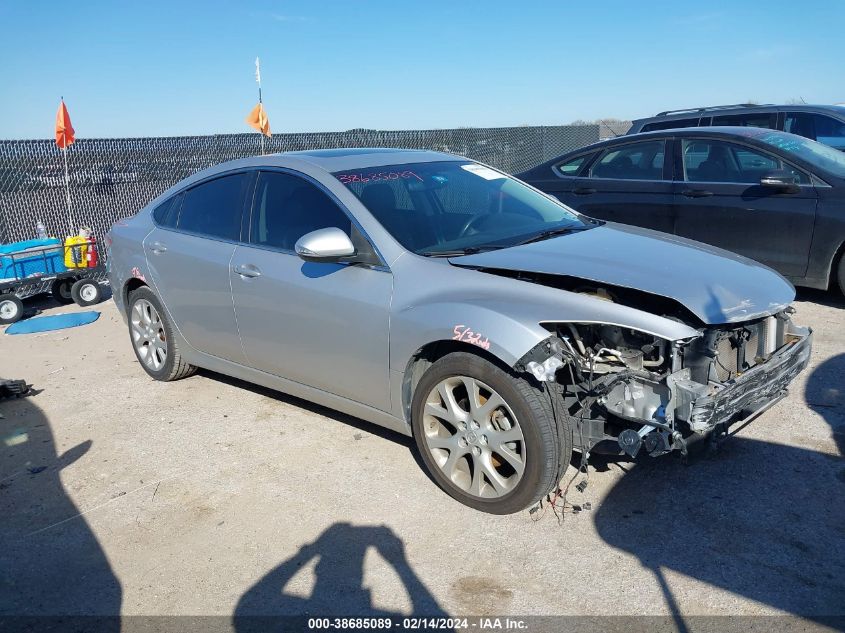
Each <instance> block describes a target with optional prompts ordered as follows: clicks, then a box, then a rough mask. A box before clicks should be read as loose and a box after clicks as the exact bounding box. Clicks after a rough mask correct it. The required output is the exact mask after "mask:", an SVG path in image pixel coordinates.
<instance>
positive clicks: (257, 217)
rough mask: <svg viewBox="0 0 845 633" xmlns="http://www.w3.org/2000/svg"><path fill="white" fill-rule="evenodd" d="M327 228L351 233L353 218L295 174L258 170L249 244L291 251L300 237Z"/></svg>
mask: <svg viewBox="0 0 845 633" xmlns="http://www.w3.org/2000/svg"><path fill="white" fill-rule="evenodd" d="M329 227H337V228H339V229H342V230H343V231H345V232H346V234H347V235H350V236H351V232H352V221H351V220H350V219H349V216H347V215H346V214H345V213H344V212H343V211H342V210H341V208H340V207H338V206H337V204H335V202H334V201H333V200H332V199H331V198H329V196H328V195H327V194H325V193H324V192H323V191H321V190H320V189H319V188H317V187H316V186H315V185H313V184H311V183H310V182H308V181H307V180H304V179H302V178H300V177H298V176H294V175H292V174H285V173H281V172H261V174H260V176H259V178H258V187H257V188H256V191H255V203H254V208H253V212H252V225H251V228H250V242H251V243H253V244H260V245H262V246H271V247H273V248H278V249H282V250H286V251H293V250H294V245H295V244H296V241H297V240H298V239H299V238H300V237H302V236H303V235H305V234H306V233H310V232H311V231H316V230H317V229H326V228H329Z"/></svg>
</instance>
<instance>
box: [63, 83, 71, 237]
mask: <svg viewBox="0 0 845 633" xmlns="http://www.w3.org/2000/svg"><path fill="white" fill-rule="evenodd" d="M61 99H62V103H64V102H65V98H64V97H62V98H61ZM62 158H63V159H64V164H65V196H66V198H67V219H68V221H69V222H70V233H69V235H73V212H72V211H71V210H70V178H69V177H68V172H67V141H65V143H64V147H62Z"/></svg>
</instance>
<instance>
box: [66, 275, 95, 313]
mask: <svg viewBox="0 0 845 633" xmlns="http://www.w3.org/2000/svg"><path fill="white" fill-rule="evenodd" d="M70 296H71V297H73V301H74V303H76V305H79V306H83V307H84V306H92V305H94V304H95V303H100V301H102V299H103V290H102V288H101V287H100V284H98V283H97V282H96V281H95V280H94V279H79V280H77V281H76V282H74V284H73V286H71V288H70Z"/></svg>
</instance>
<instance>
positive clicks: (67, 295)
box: [50, 277, 76, 304]
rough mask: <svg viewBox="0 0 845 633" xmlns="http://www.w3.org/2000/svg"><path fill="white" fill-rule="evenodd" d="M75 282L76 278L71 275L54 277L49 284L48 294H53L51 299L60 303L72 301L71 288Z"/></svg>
mask: <svg viewBox="0 0 845 633" xmlns="http://www.w3.org/2000/svg"><path fill="white" fill-rule="evenodd" d="M75 282H76V279H74V278H73V277H62V278H61V279H54V280H53V283H52V285H51V286H50V294H51V295H53V299H55V300H56V301H58V302H59V303H62V304H68V303H73V293H72V292H71V290H72V288H73V284H74V283H75Z"/></svg>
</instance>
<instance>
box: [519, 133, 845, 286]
mask: <svg viewBox="0 0 845 633" xmlns="http://www.w3.org/2000/svg"><path fill="white" fill-rule="evenodd" d="M517 177H518V178H520V179H522V180H524V181H526V182H528V183H529V184H531V185H533V186H535V187H537V188H538V189H540V190H542V191H544V192H546V193H548V194H551V195H553V196H555V197H556V198H558V199H559V200H561V201H562V202H564V203H565V204H567V205H569V206H570V207H572V208H573V209H575V210H576V211H579V212H580V213H583V214H585V215H588V216H591V217H594V218H599V219H603V220H611V221H613V222H621V223H624V224H633V225H636V226H642V227H646V228H651V229H655V230H658V231H663V232H665V233H674V234H675V235H680V236H683V237H687V238H691V239H694V240H698V241H701V242H706V243H708V244H712V245H714V246H719V247H721V248H724V249H727V250H729V251H733V252H735V253H739V254H741V255H745V256H746V257H750V258H752V259H756V260H757V261H760V262H762V263H764V264H766V265H768V266H770V267H772V268H774V269H775V270H777V271H778V272H780V273H781V274H782V275H784V276H785V277H787V278H788V279H789V280H790V281H792V282H793V283H794V284H795V285H798V286H809V287H811V288H828V287H829V286H830V285H831V284H838V285H839V287H840V288H841V289H842V291H843V292H845V258H843V250H845V153H843V152H840V151H838V150H835V149H833V148H831V147H828V146H827V145H822V144H821V143H817V142H816V141H812V140H810V139H807V138H804V137H801V136H796V135H794V134H788V133H786V132H779V131H775V130H768V129H758V128H749V127H706V128H684V129H676V130H661V131H659V132H646V133H642V134H633V135H629V136H622V137H619V138H615V139H611V140H608V141H603V142H601V143H597V144H595V145H591V146H589V147H583V148H581V149H579V150H577V151H574V152H571V153H569V154H565V155H563V156H561V157H559V158H556V159H554V160H551V161H548V162H546V163H543V164H542V165H539V166H537V167H534V168H533V169H530V170H528V171H526V172H523V173H521V174H518V175H517Z"/></svg>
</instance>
